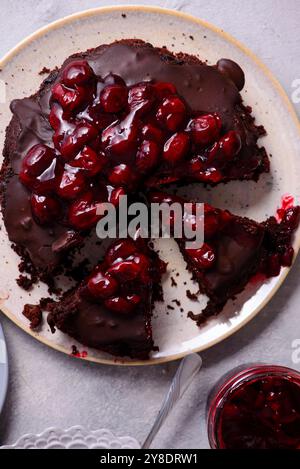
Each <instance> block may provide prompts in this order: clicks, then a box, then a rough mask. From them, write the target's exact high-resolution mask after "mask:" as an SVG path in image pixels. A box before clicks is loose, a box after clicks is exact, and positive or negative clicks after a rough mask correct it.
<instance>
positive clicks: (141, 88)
mask: <svg viewBox="0 0 300 469" xmlns="http://www.w3.org/2000/svg"><path fill="white" fill-rule="evenodd" d="M154 99H155V93H154V88H153V86H152V85H151V84H149V83H141V84H138V85H134V86H132V87H131V88H130V90H129V93H128V105H129V108H130V109H131V111H134V112H135V113H139V114H144V113H145V112H148V111H149V110H150V109H151V106H152V104H153V102H154Z"/></svg>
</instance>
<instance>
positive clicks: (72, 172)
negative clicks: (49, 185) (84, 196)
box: [57, 165, 86, 199]
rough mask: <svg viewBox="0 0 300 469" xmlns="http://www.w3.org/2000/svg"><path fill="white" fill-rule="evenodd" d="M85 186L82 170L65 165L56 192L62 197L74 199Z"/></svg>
mask: <svg viewBox="0 0 300 469" xmlns="http://www.w3.org/2000/svg"><path fill="white" fill-rule="evenodd" d="M85 188H86V180H85V177H84V175H83V173H82V171H80V170H78V169H77V168H72V166H68V165H66V167H65V170H64V172H63V173H62V176H61V180H60V183H59V185H58V188H57V194H58V195H59V196H60V197H62V198H63V199H75V198H76V197H77V196H78V195H79V194H80V193H81V192H83V191H84V189H85Z"/></svg>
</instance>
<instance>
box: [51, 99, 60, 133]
mask: <svg viewBox="0 0 300 469" xmlns="http://www.w3.org/2000/svg"><path fill="white" fill-rule="evenodd" d="M63 114H64V111H63V108H62V107H61V106H60V104H58V103H52V105H51V110H50V114H49V122H50V125H51V127H52V129H54V130H59V129H60V127H61V125H62V122H63V120H64V119H63Z"/></svg>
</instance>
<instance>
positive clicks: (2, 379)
mask: <svg viewBox="0 0 300 469" xmlns="http://www.w3.org/2000/svg"><path fill="white" fill-rule="evenodd" d="M7 386H8V361H7V349H6V343H5V337H4V335H3V330H2V327H1V324H0V413H1V410H2V407H3V405H4V402H5V397H6V393H7Z"/></svg>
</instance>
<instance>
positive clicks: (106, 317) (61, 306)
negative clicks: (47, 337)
mask: <svg viewBox="0 0 300 469" xmlns="http://www.w3.org/2000/svg"><path fill="white" fill-rule="evenodd" d="M150 311H151V289H150V288H149V289H148V292H146V291H144V298H143V301H142V303H141V304H140V306H139V309H138V311H137V312H136V313H134V314H130V315H125V314H122V312H120V313H119V314H116V313H112V312H111V311H109V310H108V309H107V308H105V307H104V306H103V304H99V303H93V302H91V301H88V300H87V299H85V298H83V297H82V296H81V295H80V294H79V291H75V292H74V293H70V294H68V295H67V296H66V297H65V299H64V300H62V302H60V303H54V305H53V311H52V312H50V314H49V316H48V322H49V324H50V326H51V327H52V328H53V327H58V328H59V329H60V330H62V331H63V332H66V333H68V334H69V335H71V336H72V337H74V338H75V339H76V340H78V341H79V342H80V343H82V344H83V345H87V346H89V347H94V348H97V349H101V350H104V351H108V352H110V353H112V354H114V355H120V356H123V355H127V356H132V357H138V358H141V359H143V358H147V357H148V354H149V352H150V351H151V350H152V348H153V341H152V337H151V328H150Z"/></svg>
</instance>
